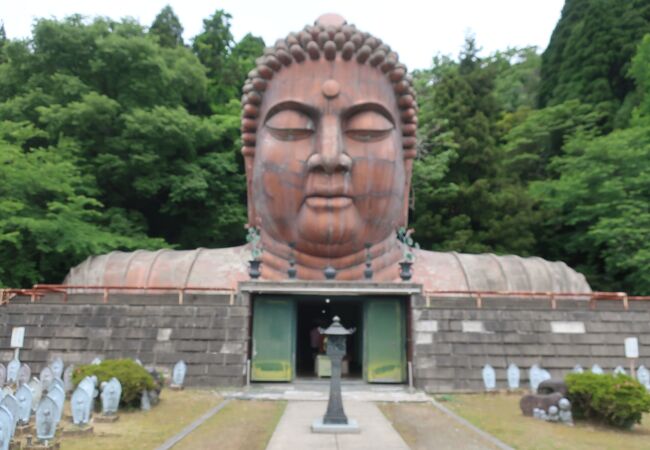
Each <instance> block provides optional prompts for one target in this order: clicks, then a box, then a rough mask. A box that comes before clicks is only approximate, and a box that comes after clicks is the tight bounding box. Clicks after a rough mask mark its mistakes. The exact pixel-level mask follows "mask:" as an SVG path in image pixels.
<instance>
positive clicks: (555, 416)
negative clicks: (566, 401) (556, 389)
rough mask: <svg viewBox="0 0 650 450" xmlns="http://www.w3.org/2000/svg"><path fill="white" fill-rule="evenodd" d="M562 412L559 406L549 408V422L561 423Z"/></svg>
mask: <svg viewBox="0 0 650 450" xmlns="http://www.w3.org/2000/svg"><path fill="white" fill-rule="evenodd" d="M559 413H560V410H559V408H558V407H557V406H555V405H553V406H550V407H549V408H548V418H547V419H546V420H548V421H549V422H559V421H560V414H559Z"/></svg>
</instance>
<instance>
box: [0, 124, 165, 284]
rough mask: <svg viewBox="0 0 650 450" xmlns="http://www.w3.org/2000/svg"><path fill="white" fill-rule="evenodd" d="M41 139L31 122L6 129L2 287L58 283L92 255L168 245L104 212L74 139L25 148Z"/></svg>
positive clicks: (0, 190)
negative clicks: (79, 163) (79, 159)
mask: <svg viewBox="0 0 650 450" xmlns="http://www.w3.org/2000/svg"><path fill="white" fill-rule="evenodd" d="M39 134H43V131H40V130H38V129H36V128H35V127H33V126H32V125H30V124H28V123H24V122H23V123H9V122H4V123H2V124H0V179H2V183H0V261H2V264H0V286H29V285H32V284H34V283H36V282H41V281H50V282H58V281H60V277H61V274H62V273H65V272H66V271H67V269H68V268H69V266H70V264H71V262H74V261H80V260H81V259H83V258H85V257H86V256H88V255H91V254H98V253H105V252H107V251H111V250H117V249H121V250H131V249H136V248H154V247H159V246H163V245H164V242H163V241H161V240H157V239H150V238H148V237H147V236H146V235H145V233H144V232H143V230H142V229H141V228H138V227H135V226H134V225H133V224H131V223H129V222H128V221H126V220H124V219H122V218H121V217H120V216H119V215H110V214H104V213H103V211H102V209H103V205H102V204H101V203H100V202H98V201H97V200H95V199H94V198H93V194H94V189H93V186H92V183H89V180H88V179H87V178H86V177H84V176H83V174H82V173H81V171H80V170H79V169H78V167H76V165H75V154H76V152H77V148H76V146H75V143H74V142H73V141H69V140H62V141H61V142H60V143H59V145H58V146H56V147H48V148H35V149H30V150H29V151H25V150H24V149H23V148H22V146H23V145H24V144H25V143H26V142H27V141H29V140H31V139H33V138H34V136H35V135H39Z"/></svg>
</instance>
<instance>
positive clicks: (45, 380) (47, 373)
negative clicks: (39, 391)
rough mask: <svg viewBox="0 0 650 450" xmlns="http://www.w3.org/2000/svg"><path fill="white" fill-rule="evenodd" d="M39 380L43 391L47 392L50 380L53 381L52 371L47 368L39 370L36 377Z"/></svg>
mask: <svg viewBox="0 0 650 450" xmlns="http://www.w3.org/2000/svg"><path fill="white" fill-rule="evenodd" d="M38 378H39V379H40V380H41V384H42V385H43V389H44V390H46V391H47V390H49V389H50V384H52V380H54V374H53V373H52V369H50V368H49V367H43V369H42V370H41V374H40V375H39V377H38Z"/></svg>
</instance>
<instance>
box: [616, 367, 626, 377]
mask: <svg viewBox="0 0 650 450" xmlns="http://www.w3.org/2000/svg"><path fill="white" fill-rule="evenodd" d="M614 375H627V372H626V371H625V369H624V368H623V366H616V368H615V369H614Z"/></svg>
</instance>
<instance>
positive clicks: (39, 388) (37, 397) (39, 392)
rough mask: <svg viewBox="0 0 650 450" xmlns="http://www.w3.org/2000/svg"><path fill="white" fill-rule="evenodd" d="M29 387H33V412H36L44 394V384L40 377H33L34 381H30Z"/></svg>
mask: <svg viewBox="0 0 650 450" xmlns="http://www.w3.org/2000/svg"><path fill="white" fill-rule="evenodd" d="M29 387H31V388H32V391H33V394H32V395H33V396H32V412H33V413H36V408H38V404H39V403H40V402H41V397H42V396H43V384H42V383H41V380H39V379H38V378H32V381H30V382H29Z"/></svg>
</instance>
